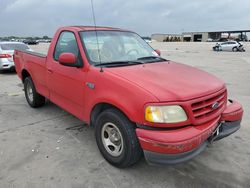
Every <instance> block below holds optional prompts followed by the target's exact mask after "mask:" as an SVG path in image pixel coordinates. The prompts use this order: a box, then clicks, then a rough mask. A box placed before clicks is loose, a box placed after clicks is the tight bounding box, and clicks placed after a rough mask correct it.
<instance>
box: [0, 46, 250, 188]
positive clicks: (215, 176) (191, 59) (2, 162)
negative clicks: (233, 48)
mask: <svg viewBox="0 0 250 188" xmlns="http://www.w3.org/2000/svg"><path fill="white" fill-rule="evenodd" d="M151 45H152V46H153V47H154V48H156V49H160V50H161V51H162V56H163V57H165V58H167V59H170V60H174V61H177V62H181V63H185V64H188V65H191V66H194V67H198V68H200V69H203V70H205V71H208V72H210V73H212V74H214V75H216V76H217V77H219V78H221V79H223V80H224V81H225V82H226V84H227V87H228V91H229V96H230V97H231V98H232V99H236V100H238V101H240V102H241V103H242V104H243V106H244V110H245V114H244V119H243V121H242V127H241V129H240V130H239V131H238V132H237V133H235V134H234V135H232V136H231V137H228V138H225V139H223V140H221V141H218V142H216V143H214V144H213V145H212V146H210V147H208V148H207V149H206V150H205V152H203V153H202V154H201V155H199V156H198V157H196V158H195V159H193V160H191V161H190V162H187V163H185V164H180V165H174V166H149V165H148V164H147V163H146V162H145V160H144V159H142V160H141V161H140V162H139V163H138V164H136V165H134V166H132V167H130V168H127V169H117V168H114V167H113V166H111V165H109V164H108V163H107V162H106V161H105V160H104V159H103V157H102V156H101V154H100V153H99V151H98V148H97V146H96V143H95V139H94V131H93V129H92V128H89V127H87V126H85V125H84V123H83V122H81V121H79V120H78V119H76V118H75V117H73V116H71V115H70V114H69V113H67V112H65V111H63V110H62V109H60V108H59V107H57V106H55V105H54V104H52V103H48V104H47V105H45V106H44V107H42V108H40V109H31V108H30V107H29V106H28V104H27V103H26V101H25V98H24V94H23V91H22V89H23V86H22V84H21V81H20V80H19V79H18V77H17V76H16V74H15V73H9V72H6V73H3V74H0V85H1V87H0V187H3V188H5V187H18V188H22V187H28V188H29V187H30V188H35V187H61V188H63V187H76V188H77V187H143V188H147V187H150V188H151V187H220V188H222V187H246V188H247V187H250V139H249V135H250V116H249V114H250V85H249V83H250V44H246V50H247V52H245V53H240V52H236V53H234V52H213V51H212V50H211V48H212V46H213V45H214V43H156V42H154V43H151ZM31 48H33V49H34V50H36V51H38V52H42V53H46V51H47V49H48V44H39V45H37V46H31Z"/></svg>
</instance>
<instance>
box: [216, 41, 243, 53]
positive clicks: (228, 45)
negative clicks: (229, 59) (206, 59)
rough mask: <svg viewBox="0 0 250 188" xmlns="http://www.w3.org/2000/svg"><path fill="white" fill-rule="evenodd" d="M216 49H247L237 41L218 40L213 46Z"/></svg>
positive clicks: (234, 50)
mask: <svg viewBox="0 0 250 188" xmlns="http://www.w3.org/2000/svg"><path fill="white" fill-rule="evenodd" d="M213 50H214V51H233V52H238V51H245V49H244V47H243V44H242V43H240V42H237V41H227V42H218V43H216V45H215V46H214V47H213Z"/></svg>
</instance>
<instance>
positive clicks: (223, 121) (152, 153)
mask: <svg viewBox="0 0 250 188" xmlns="http://www.w3.org/2000/svg"><path fill="white" fill-rule="evenodd" d="M229 102H230V104H229V105H228V106H227V108H226V109H225V111H224V112H223V113H222V115H221V116H220V117H218V118H216V119H214V120H213V121H210V122H207V123H205V124H202V125H198V126H188V127H184V128H178V129H174V130H146V129H140V128H137V129H136V134H137V136H138V139H139V141H140V144H141V147H142V149H143V151H144V155H145V158H146V160H147V162H148V163H151V164H152V163H153V164H155V163H156V164H157V163H158V164H176V163H181V162H185V161H188V160H190V159H192V158H194V157H195V156H197V155H199V154H200V153H201V152H202V151H204V150H205V148H206V146H207V145H208V144H209V143H212V142H213V141H217V140H220V139H222V138H224V137H226V136H229V135H230V134H232V133H234V132H236V131H237V130H238V129H239V128H240V123H241V119H242V115H243V109H242V106H241V105H240V104H239V103H237V102H236V101H231V100H229Z"/></svg>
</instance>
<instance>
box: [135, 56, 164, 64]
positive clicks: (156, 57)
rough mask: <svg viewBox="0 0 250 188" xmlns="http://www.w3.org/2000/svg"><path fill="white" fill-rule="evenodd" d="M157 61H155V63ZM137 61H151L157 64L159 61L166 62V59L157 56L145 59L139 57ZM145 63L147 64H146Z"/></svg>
mask: <svg viewBox="0 0 250 188" xmlns="http://www.w3.org/2000/svg"><path fill="white" fill-rule="evenodd" d="M156 59H158V60H157V61H155V60H156ZM137 60H153V61H154V62H159V61H167V60H166V59H164V58H162V57H159V56H146V57H140V58H138V59H137ZM146 63H147V62H146Z"/></svg>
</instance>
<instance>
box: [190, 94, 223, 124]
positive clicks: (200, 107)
mask: <svg viewBox="0 0 250 188" xmlns="http://www.w3.org/2000/svg"><path fill="white" fill-rule="evenodd" d="M226 98H227V96H226V91H224V92H222V93H220V94H218V95H216V96H214V97H211V98H208V99H205V100H202V101H199V102H196V103H193V104H192V105H191V107H192V111H193V115H194V118H195V119H202V118H207V117H209V116H211V115H213V114H216V113H217V112H218V111H220V109H221V108H223V106H224V104H225V103H226ZM215 103H217V105H216V108H213V105H214V104H215Z"/></svg>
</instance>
